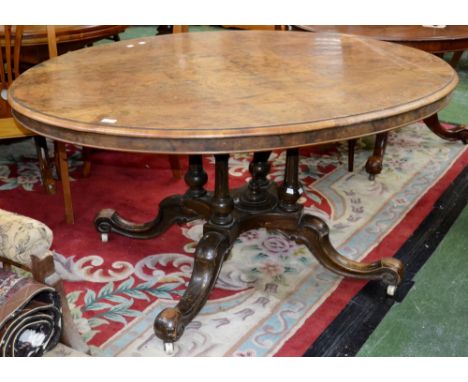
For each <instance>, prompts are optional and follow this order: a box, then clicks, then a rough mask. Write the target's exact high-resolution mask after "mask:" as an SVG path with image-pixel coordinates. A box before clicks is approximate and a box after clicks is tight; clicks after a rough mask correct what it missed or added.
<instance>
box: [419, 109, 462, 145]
mask: <svg viewBox="0 0 468 382" xmlns="http://www.w3.org/2000/svg"><path fill="white" fill-rule="evenodd" d="M424 123H425V124H426V126H427V127H429V129H431V131H432V132H433V133H434V134H436V135H437V136H438V137H440V138H442V139H446V140H448V141H458V140H460V141H462V142H463V144H465V145H466V144H467V143H468V129H466V127H464V126H459V127H457V128H455V129H450V130H448V129H445V128H444V127H443V126H442V125H441V124H440V121H439V117H438V116H437V114H434V115H431V116H430V117H427V118H425V119H424Z"/></svg>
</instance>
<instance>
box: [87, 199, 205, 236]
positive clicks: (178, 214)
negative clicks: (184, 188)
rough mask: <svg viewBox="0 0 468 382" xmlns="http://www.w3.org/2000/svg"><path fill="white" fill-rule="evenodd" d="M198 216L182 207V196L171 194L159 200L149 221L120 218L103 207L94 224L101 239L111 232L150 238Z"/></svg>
mask: <svg viewBox="0 0 468 382" xmlns="http://www.w3.org/2000/svg"><path fill="white" fill-rule="evenodd" d="M198 217H199V216H198V214H197V213H196V212H195V211H192V210H190V209H187V208H184V205H183V197H182V196H171V197H169V198H167V199H164V200H163V201H162V202H161V204H160V205H159V213H158V216H157V217H156V218H155V219H154V220H152V221H150V222H147V223H141V224H140V223H133V222H130V221H128V220H125V219H124V218H122V217H121V216H120V215H119V214H118V213H117V212H116V211H115V210H113V209H104V210H102V211H101V212H99V213H98V215H97V216H96V218H95V219H94V225H95V227H96V230H97V231H98V232H100V233H101V234H103V241H107V235H108V234H109V233H111V232H117V233H119V234H121V235H124V236H127V237H132V238H135V239H151V238H153V237H156V236H159V235H161V234H162V233H164V232H165V231H167V230H168V229H169V227H170V226H171V225H173V224H175V223H178V224H181V223H186V222H188V221H191V220H194V219H197V218H198ZM104 238H106V239H104Z"/></svg>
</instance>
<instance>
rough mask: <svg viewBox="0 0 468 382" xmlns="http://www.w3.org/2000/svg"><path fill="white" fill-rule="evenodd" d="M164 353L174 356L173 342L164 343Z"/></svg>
mask: <svg viewBox="0 0 468 382" xmlns="http://www.w3.org/2000/svg"><path fill="white" fill-rule="evenodd" d="M164 351H165V352H166V354H167V355H172V354H174V342H164Z"/></svg>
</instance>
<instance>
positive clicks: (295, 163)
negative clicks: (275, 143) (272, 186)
mask: <svg viewBox="0 0 468 382" xmlns="http://www.w3.org/2000/svg"><path fill="white" fill-rule="evenodd" d="M302 192H303V190H302V185H301V183H300V182H299V149H297V148H295V149H288V150H287V151H286V166H285V170H284V181H283V184H282V185H281V187H280V189H279V191H278V196H279V208H280V209H281V210H283V211H286V212H296V211H298V210H300V209H301V208H302V206H301V205H300V204H297V203H296V202H297V200H298V199H299V198H300V196H301V195H302Z"/></svg>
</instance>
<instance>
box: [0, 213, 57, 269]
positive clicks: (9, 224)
mask: <svg viewBox="0 0 468 382" xmlns="http://www.w3.org/2000/svg"><path fill="white" fill-rule="evenodd" d="M52 239H53V236H52V231H51V230H50V228H49V227H47V226H46V225H45V224H43V223H41V222H39V221H37V220H34V219H31V218H28V217H26V216H21V215H18V214H15V213H12V212H8V211H5V210H1V209H0V256H1V257H5V258H7V259H10V260H12V261H15V262H17V263H19V264H22V265H24V266H27V267H31V255H32V254H42V253H45V252H46V251H47V250H48V249H49V248H50V246H51V244H52Z"/></svg>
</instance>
